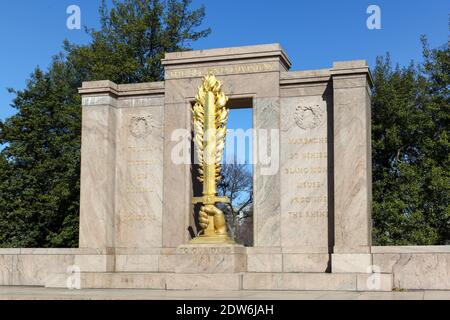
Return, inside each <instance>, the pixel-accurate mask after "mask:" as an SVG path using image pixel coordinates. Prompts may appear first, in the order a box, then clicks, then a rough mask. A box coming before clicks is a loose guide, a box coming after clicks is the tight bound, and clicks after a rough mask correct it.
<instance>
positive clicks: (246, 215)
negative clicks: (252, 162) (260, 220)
mask: <svg viewBox="0 0 450 320" xmlns="http://www.w3.org/2000/svg"><path fill="white" fill-rule="evenodd" d="M222 177H223V178H222V180H221V182H220V183H219V184H218V186H217V188H218V193H219V195H222V196H227V197H228V198H229V199H230V203H227V204H222V205H221V209H222V210H223V211H224V213H225V215H226V218H227V220H228V221H227V224H228V226H229V228H230V230H229V231H230V234H231V237H232V238H233V239H234V240H235V241H236V242H237V243H240V244H243V245H245V246H251V245H252V244H253V222H252V221H253V175H252V172H251V169H250V166H249V165H244V164H224V165H223V167H222Z"/></svg>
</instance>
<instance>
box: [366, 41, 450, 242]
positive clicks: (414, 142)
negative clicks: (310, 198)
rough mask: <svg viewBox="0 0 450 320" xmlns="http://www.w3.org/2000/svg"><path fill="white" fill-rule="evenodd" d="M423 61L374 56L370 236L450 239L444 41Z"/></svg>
mask: <svg viewBox="0 0 450 320" xmlns="http://www.w3.org/2000/svg"><path fill="white" fill-rule="evenodd" d="M422 41H423V56H424V62H423V63H421V64H413V63H411V64H410V65H409V66H408V67H403V68H400V67H399V66H396V67H395V68H393V67H392V63H391V61H390V57H389V55H387V56H386V57H384V58H378V59H377V62H376V66H375V69H374V71H373V76H374V95H373V100H372V101H373V105H372V150H373V154H372V156H373V220H374V229H373V234H374V241H375V243H376V244H379V245H407V244H414V245H431V244H444V243H445V242H446V241H448V240H450V205H449V200H450V179H449V178H450V171H449V169H450V162H449V151H450V145H449V118H450V112H449V111H450V110H449V76H450V51H449V47H448V44H447V45H445V46H442V47H440V48H437V49H433V50H431V49H429V47H428V44H427V41H426V39H425V38H423V39H422Z"/></svg>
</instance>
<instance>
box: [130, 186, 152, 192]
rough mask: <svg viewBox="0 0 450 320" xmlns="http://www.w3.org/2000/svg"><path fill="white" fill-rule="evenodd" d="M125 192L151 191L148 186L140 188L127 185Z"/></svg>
mask: <svg viewBox="0 0 450 320" xmlns="http://www.w3.org/2000/svg"><path fill="white" fill-rule="evenodd" d="M126 192H127V193H151V192H153V190H152V189H150V188H143V187H142V188H141V187H128V188H127V191H126Z"/></svg>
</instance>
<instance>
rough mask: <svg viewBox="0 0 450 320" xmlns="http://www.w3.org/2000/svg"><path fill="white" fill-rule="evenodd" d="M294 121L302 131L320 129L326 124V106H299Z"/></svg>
mask: <svg viewBox="0 0 450 320" xmlns="http://www.w3.org/2000/svg"><path fill="white" fill-rule="evenodd" d="M294 120H295V123H296V124H297V126H299V127H300V128H301V129H304V130H306V129H313V128H316V127H320V126H321V125H322V124H323V123H324V122H325V106H323V105H319V104H315V105H306V106H298V107H297V108H296V109H295V114H294Z"/></svg>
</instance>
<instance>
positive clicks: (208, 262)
mask: <svg viewBox="0 0 450 320" xmlns="http://www.w3.org/2000/svg"><path fill="white" fill-rule="evenodd" d="M246 268H247V256H246V253H245V247H243V246H241V245H210V244H195V245H192V244H188V245H182V246H179V247H178V248H177V249H176V250H175V252H173V253H171V254H164V255H161V257H160V264H159V270H160V272H175V273H234V272H243V271H245V270H246Z"/></svg>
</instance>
